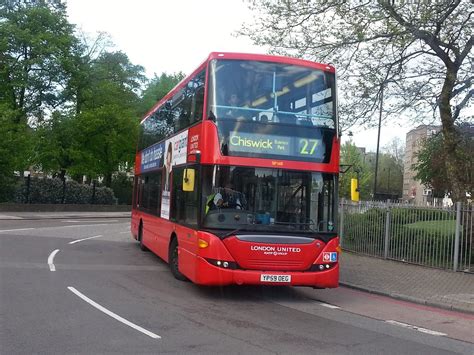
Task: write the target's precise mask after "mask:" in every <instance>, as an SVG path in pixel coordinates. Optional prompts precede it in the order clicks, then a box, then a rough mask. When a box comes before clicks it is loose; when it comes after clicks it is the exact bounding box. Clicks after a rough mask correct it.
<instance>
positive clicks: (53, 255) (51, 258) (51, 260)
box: [48, 249, 59, 271]
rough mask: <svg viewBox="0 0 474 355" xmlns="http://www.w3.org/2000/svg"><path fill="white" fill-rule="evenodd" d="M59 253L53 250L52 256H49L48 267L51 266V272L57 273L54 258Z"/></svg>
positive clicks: (57, 250)
mask: <svg viewBox="0 0 474 355" xmlns="http://www.w3.org/2000/svg"><path fill="white" fill-rule="evenodd" d="M58 252H59V249H56V250H53V251H52V252H51V254H49V256H48V265H49V271H56V266H54V263H53V261H54V257H55V256H56V254H57V253H58Z"/></svg>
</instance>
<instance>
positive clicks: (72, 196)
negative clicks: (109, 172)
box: [15, 178, 117, 205]
mask: <svg viewBox="0 0 474 355" xmlns="http://www.w3.org/2000/svg"><path fill="white" fill-rule="evenodd" d="M26 182H27V180H26V179H25V183H24V184H21V185H20V186H19V187H18V188H17V189H16V192H15V202H19V203H26V202H29V203H45V204H47V203H51V204H57V203H62V202H63V198H64V203H68V204H90V203H93V204H99V205H115V204H117V199H116V198H115V196H114V193H113V191H112V190H111V189H109V188H108V187H95V193H94V187H93V186H91V185H83V184H79V183H78V182H76V181H66V184H65V185H64V183H63V181H62V180H61V179H39V178H31V179H30V188H29V193H28V186H27V183H26ZM27 200H29V201H27Z"/></svg>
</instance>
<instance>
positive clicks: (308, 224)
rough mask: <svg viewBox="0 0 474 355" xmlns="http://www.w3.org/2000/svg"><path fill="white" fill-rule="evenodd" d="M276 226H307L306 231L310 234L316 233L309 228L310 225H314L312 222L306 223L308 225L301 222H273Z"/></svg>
mask: <svg viewBox="0 0 474 355" xmlns="http://www.w3.org/2000/svg"><path fill="white" fill-rule="evenodd" d="M275 224H276V225H281V226H295V227H297V226H307V227H308V230H310V231H311V232H316V230H315V229H314V228H311V226H312V225H314V222H308V223H303V222H275Z"/></svg>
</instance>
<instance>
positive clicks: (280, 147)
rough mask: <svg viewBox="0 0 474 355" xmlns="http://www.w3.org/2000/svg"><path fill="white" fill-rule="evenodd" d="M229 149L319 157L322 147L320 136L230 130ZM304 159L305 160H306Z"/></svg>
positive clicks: (256, 153) (263, 154) (252, 152)
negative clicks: (264, 133)
mask: <svg viewBox="0 0 474 355" xmlns="http://www.w3.org/2000/svg"><path fill="white" fill-rule="evenodd" d="M229 151H230V152H232V153H251V154H252V155H262V156H265V155H279V156H285V157H300V158H306V159H308V158H315V159H321V158H322V157H323V154H324V147H323V144H322V139H321V138H301V137H289V136H280V135H262V134H255V133H248V132H237V131H231V132H230V134H229ZM306 159H305V160H306Z"/></svg>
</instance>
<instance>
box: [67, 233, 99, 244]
mask: <svg viewBox="0 0 474 355" xmlns="http://www.w3.org/2000/svg"><path fill="white" fill-rule="evenodd" d="M100 237H103V235H102V234H99V235H94V236H93V237H88V238H82V239H76V240H73V241H72V242H69V243H68V244H76V243H79V242H82V241H84V240H89V239H95V238H100Z"/></svg>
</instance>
